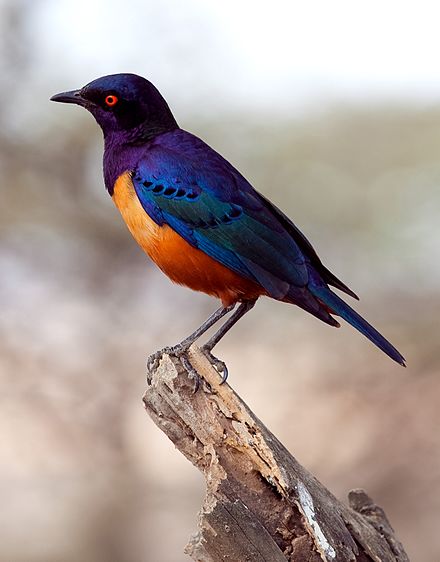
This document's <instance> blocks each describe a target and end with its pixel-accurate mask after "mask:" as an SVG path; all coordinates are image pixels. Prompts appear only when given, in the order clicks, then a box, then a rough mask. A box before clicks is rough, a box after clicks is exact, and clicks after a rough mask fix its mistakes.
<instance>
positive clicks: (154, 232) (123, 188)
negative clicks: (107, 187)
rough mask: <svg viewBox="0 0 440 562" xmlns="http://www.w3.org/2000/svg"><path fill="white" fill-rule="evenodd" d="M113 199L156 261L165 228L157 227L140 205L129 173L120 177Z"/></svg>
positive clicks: (127, 222) (144, 247) (133, 233)
mask: <svg viewBox="0 0 440 562" xmlns="http://www.w3.org/2000/svg"><path fill="white" fill-rule="evenodd" d="M112 199H113V201H114V203H115V205H116V207H117V208H118V209H119V211H120V213H121V215H122V218H123V219H124V221H125V223H126V225H127V226H128V229H129V231H130V232H131V234H132V235H133V237H134V238H135V240H136V242H137V243H138V244H139V245H140V246H141V248H142V249H143V250H144V251H145V252H147V254H148V255H149V256H150V257H151V258H152V259H153V260H154V261H156V259H155V257H156V254H157V252H158V251H159V247H160V244H161V240H162V238H163V234H164V233H163V232H162V230H163V227H160V226H159V225H157V224H156V223H155V222H154V221H153V220H152V219H151V218H150V217H149V216H148V214H147V213H146V212H145V210H144V208H143V207H142V205H141V204H140V201H139V199H138V197H137V195H136V192H135V190H134V187H133V183H132V181H131V177H130V174H129V172H125V173H124V174H122V175H120V176H119V178H118V179H117V180H116V182H115V185H114V190H113V195H112Z"/></svg>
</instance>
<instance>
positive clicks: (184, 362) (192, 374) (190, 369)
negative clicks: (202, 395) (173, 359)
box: [179, 354, 200, 394]
mask: <svg viewBox="0 0 440 562" xmlns="http://www.w3.org/2000/svg"><path fill="white" fill-rule="evenodd" d="M179 361H180V363H181V364H182V366H183V368H184V369H185V371H186V372H187V373H188V376H189V377H190V378H191V379H193V380H194V388H193V394H195V393H196V392H197V391H198V390H199V388H200V377H199V373H198V372H197V371H196V370H195V369H194V367H193V366H192V365H191V363H190V361H189V359H188V357H187V356H186V355H183V354H182V355H181V356H180V357H179Z"/></svg>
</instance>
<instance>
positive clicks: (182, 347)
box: [147, 304, 235, 377]
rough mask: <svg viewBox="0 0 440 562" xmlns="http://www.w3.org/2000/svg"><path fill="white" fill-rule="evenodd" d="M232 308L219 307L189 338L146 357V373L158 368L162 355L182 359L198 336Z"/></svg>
mask: <svg viewBox="0 0 440 562" xmlns="http://www.w3.org/2000/svg"><path fill="white" fill-rule="evenodd" d="M234 307H235V304H231V305H230V306H226V307H223V306H221V307H220V308H219V309H217V310H216V311H215V312H214V313H213V314H211V316H210V317H209V318H208V319H207V320H206V321H205V322H203V324H202V325H201V326H200V327H199V328H197V330H195V331H194V332H193V333H192V334H191V335H190V336H188V337H187V338H185V339H184V340H183V341H181V342H180V343H178V344H177V345H174V346H172V347H164V348H163V349H161V350H160V351H156V353H153V354H152V355H150V357H148V359H147V369H148V372H149V373H150V374H151V373H152V371H153V370H154V369H156V368H157V367H158V366H159V359H160V358H161V357H162V355H163V354H164V353H166V354H168V355H175V356H176V357H182V356H183V355H184V354H185V353H186V352H187V351H188V348H189V347H190V346H191V345H192V344H193V343H194V342H195V341H196V340H197V339H198V338H199V337H200V336H202V335H203V334H204V333H205V332H206V331H207V330H209V328H211V326H214V324H215V323H216V322H218V321H219V320H220V319H221V318H223V316H225V315H226V314H228V312H231V310H233V309H234ZM188 364H189V362H188V361H186V362H185V364H184V367H185V369H186V370H188ZM190 374H191V375H192V376H193V377H194V374H197V373H195V370H194V369H193V370H192V372H190Z"/></svg>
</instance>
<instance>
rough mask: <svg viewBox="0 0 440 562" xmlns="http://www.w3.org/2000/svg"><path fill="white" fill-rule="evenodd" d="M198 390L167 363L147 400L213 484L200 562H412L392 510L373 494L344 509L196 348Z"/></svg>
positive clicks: (191, 549) (201, 531)
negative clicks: (389, 512)
mask: <svg viewBox="0 0 440 562" xmlns="http://www.w3.org/2000/svg"><path fill="white" fill-rule="evenodd" d="M188 359H189V361H190V363H191V364H192V366H193V367H194V369H195V370H196V371H197V372H198V373H199V376H200V379H201V384H200V389H199V391H198V392H196V393H194V392H193V390H194V382H193V381H192V380H191V379H190V378H189V377H188V374H187V372H186V371H185V370H184V369H183V368H182V365H181V363H180V361H179V360H178V359H176V358H175V357H172V356H168V355H164V356H163V357H162V360H161V362H160V364H159V367H158V368H157V369H155V370H154V372H153V373H151V378H150V379H149V386H148V388H147V390H146V392H145V395H144V398H143V400H144V404H145V408H146V410H147V412H148V413H149V415H150V416H151V418H152V419H153V421H154V422H155V423H156V425H157V426H158V427H159V428H160V429H162V431H163V432H164V433H165V434H166V435H167V436H168V437H169V438H170V439H171V441H173V443H174V444H175V446H176V447H177V448H178V449H179V451H180V452H181V453H183V454H184V455H185V456H186V457H187V459H188V460H190V461H191V462H192V463H193V464H194V465H195V466H196V467H197V468H198V469H199V470H201V471H202V472H203V474H204V476H205V479H206V488H207V490H206V497H205V499H204V503H203V505H202V507H201V510H200V514H199V522H198V531H197V532H196V533H195V534H194V535H193V536H192V537H191V539H190V542H189V544H188V545H187V546H186V549H185V552H186V553H187V554H188V555H190V556H191V557H192V558H193V560H195V561H197V562H220V561H229V562H245V561H249V562H251V561H252V562H286V560H288V561H291V562H293V561H294V562H306V561H307V562H319V561H321V560H324V561H328V562H333V561H336V562H349V561H350V562H351V561H362V562H367V561H368V562H370V561H371V560H373V561H375V562H408V561H409V559H408V556H407V555H406V554H405V551H404V549H403V547H402V545H401V544H400V542H399V541H398V540H397V538H396V537H395V534H394V531H393V529H392V528H391V526H390V524H389V522H388V520H387V518H386V516H385V513H384V512H383V510H382V509H381V508H380V507H378V506H376V505H375V504H374V502H373V501H372V500H371V499H370V498H369V497H368V495H367V494H366V493H365V492H364V491H363V490H353V491H351V492H350V493H349V506H346V505H345V504H343V503H341V502H340V501H339V500H337V499H336V498H335V497H334V496H333V495H332V494H331V493H330V492H329V491H328V490H327V489H326V488H325V487H324V486H323V485H322V484H321V483H320V482H318V480H317V479H316V478H315V477H314V476H313V475H312V474H310V473H309V472H308V471H307V470H306V469H305V468H303V467H302V466H301V465H300V464H299V463H298V461H297V460H296V459H295V458H294V457H293V456H292V455H291V454H290V453H289V451H287V449H286V448H285V447H284V446H283V445H282V443H280V442H279V441H278V439H277V438H276V437H275V436H274V435H273V434H272V433H271V432H270V431H269V430H268V429H267V428H266V427H265V426H264V425H263V423H262V422H261V421H260V420H259V419H258V418H257V417H256V416H255V415H254V414H253V413H252V411H251V410H250V409H249V408H248V406H247V405H246V404H245V403H244V402H243V400H242V399H241V398H240V397H239V396H238V395H237V394H236V393H235V392H234V391H233V390H232V389H231V388H230V386H229V385H227V384H224V385H220V384H219V383H220V377H219V375H218V373H217V371H216V370H215V369H214V368H213V367H212V366H211V365H210V363H209V362H208V361H207V359H206V357H205V356H204V355H203V354H202V353H201V352H200V350H199V349H198V348H197V347H195V346H193V347H192V348H191V349H190V350H189V352H188Z"/></svg>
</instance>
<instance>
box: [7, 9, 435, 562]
mask: <svg viewBox="0 0 440 562" xmlns="http://www.w3.org/2000/svg"><path fill="white" fill-rule="evenodd" d="M439 15H440V8H439V7H438V4H437V3H435V2H426V1H417V2H415V1H410V2H406V3H402V2H397V1H394V0H390V1H388V2H386V3H384V2H380V1H378V0H370V2H368V3H366V2H365V3H363V2H353V1H352V0H345V1H338V0H335V1H334V2H326V1H325V0H315V1H313V0H312V1H311V2H307V3H306V2H296V1H289V2H287V1H286V2H282V1H280V0H272V2H270V3H269V4H267V3H262V2H261V3H260V2H255V1H252V2H251V1H250V0H242V1H241V2H236V1H233V0H222V1H221V2H220V1H217V0H215V1H211V2H206V1H202V0H186V1H183V2H180V1H177V0H174V1H173V0H162V1H161V2H154V1H152V0H126V1H125V2H124V3H122V4H121V3H120V2H116V1H115V0H106V1H104V0H96V1H95V2H90V1H86V0H76V2H69V1H68V0H56V1H55V0H0V16H1V17H0V49H1V55H0V86H1V87H0V169H1V177H2V182H1V205H0V264H1V265H0V267H1V277H0V306H1V313H0V377H1V379H0V380H1V387H2V393H1V397H0V404H1V407H0V442H1V448H0V495H1V498H2V509H1V510H0V559H1V560H2V561H7V562H77V561H78V560H81V561H82V562H108V561H110V560H112V561H113V560H114V561H117V562H139V561H145V562H180V561H182V562H183V561H184V560H187V558H186V557H185V556H184V554H183V547H184V545H185V544H186V541H187V539H188V537H189V535H190V533H191V532H192V531H194V530H195V528H196V514H197V510H198V508H199V506H200V504H201V502H202V498H203V493H204V486H203V480H202V477H201V476H200V475H199V474H198V473H197V472H196V470H195V469H194V468H193V467H192V466H190V465H189V463H188V462H187V461H186V460H184V459H183V458H182V457H181V456H180V454H179V453H178V452H176V451H175V450H174V448H173V446H172V445H171V443H170V442H168V441H167V439H166V438H165V436H164V435H163V434H161V433H160V432H159V430H157V429H156V427H155V426H154V425H153V423H152V422H151V421H150V420H149V418H147V416H146V415H145V413H144V410H143V407H142V403H141V397H142V394H143V391H144V387H145V359H146V356H147V355H148V354H149V353H151V352H152V351H154V350H156V349H158V348H160V347H162V346H164V345H167V344H173V343H175V342H177V341H179V340H180V339H181V338H182V337H183V336H185V335H187V334H188V333H189V332H190V331H191V330H192V329H193V328H195V327H196V326H198V325H199V324H200V322H201V321H202V320H203V319H205V317H207V316H208V314H209V313H210V312H212V311H213V310H214V308H215V307H216V306H217V303H216V302H215V301H212V300H210V299H209V298H208V297H205V296H203V295H200V294H195V293H191V292H190V291H187V290H185V289H182V288H180V287H176V286H173V285H172V284H171V283H170V282H169V281H168V280H167V279H166V278H165V277H164V276H163V275H162V274H161V273H160V272H159V271H158V270H157V269H156V268H155V267H154V266H153V265H152V264H151V263H150V262H149V261H148V259H146V257H145V256H144V255H143V254H142V252H141V250H140V249H139V248H138V247H137V245H136V244H135V242H134V241H133V240H132V239H131V237H130V235H129V233H128V231H127V230H126V228H125V226H124V225H123V223H122V220H121V218H120V216H119V215H118V213H117V212H116V210H115V209H114V207H113V204H112V201H111V200H110V198H109V197H108V195H107V193H106V192H105V190H104V187H103V180H102V172H101V154H102V138H101V133H100V131H99V129H98V127H97V126H96V124H95V123H94V121H93V119H92V118H91V116H90V115H88V114H87V113H86V112H85V111H83V110H81V109H79V108H77V107H73V106H70V107H66V106H61V105H55V104H51V103H49V101H48V99H49V97H50V96H51V95H52V94H54V93H56V92H59V91H62V90H67V89H72V88H75V87H79V86H82V85H84V84H85V83H86V82H88V81H90V80H92V79H94V78H96V77H98V76H100V75H104V74H108V73H115V72H121V71H125V72H127V71H131V72H136V73H138V74H141V75H144V76H146V77H148V78H149V79H150V80H152V81H153V82H154V83H155V84H156V85H157V86H158V88H159V89H160V90H161V92H162V93H163V95H164V96H165V98H166V99H167V100H168V102H169V103H170V105H171V107H172V109H173V111H174V112H175V115H176V117H177V120H178V122H179V123H180V125H181V126H182V127H183V128H186V129H189V130H191V131H192V132H195V133H196V134H198V135H199V136H201V137H203V138H204V139H205V140H206V141H207V142H208V143H209V144H211V145H212V146H213V147H214V148H216V149H217V150H218V151H220V152H221V153H222V154H223V155H224V156H226V157H227V158H228V159H229V160H230V161H231V162H232V163H233V164H235V165H236V166H237V167H238V168H239V169H240V171H241V172H242V173H243V174H244V175H245V176H246V177H247V178H248V179H249V180H250V181H251V182H252V183H253V184H254V186H255V187H257V188H258V189H259V190H260V191H262V192H263V193H264V194H266V195H268V196H269V197H270V198H271V199H272V200H273V201H274V202H275V203H276V204H278V205H279V206H281V207H282V208H283V209H284V210H285V211H286V212H287V214H288V215H289V216H291V217H292V218H293V219H294V221H295V222H296V224H297V225H298V226H299V227H300V228H301V229H302V230H303V231H304V233H305V234H306V235H307V236H308V237H309V238H310V240H311V241H312V242H313V244H314V245H315V247H316V248H317V250H318V252H319V254H320V255H321V257H322V258H323V260H324V262H325V264H326V265H327V266H329V267H330V269H332V270H333V271H334V272H335V273H336V274H337V275H338V276H339V277H340V278H341V279H343V280H344V281H345V282H346V283H347V284H348V285H349V286H350V287H352V288H353V289H354V290H355V291H356V292H357V293H359V294H360V296H361V302H360V303H359V304H356V307H357V309H358V310H359V311H361V312H362V313H363V314H364V315H365V316H366V317H367V318H368V319H369V320H370V321H371V322H372V323H373V324H374V325H375V326H376V327H378V328H379V329H380V331H382V332H383V333H384V334H385V335H386V336H387V337H389V339H390V340H391V341H392V342H393V343H394V344H395V345H396V346H397V347H398V348H399V350H401V351H402V353H403V354H404V355H405V356H406V358H407V360H408V368H407V369H406V370H405V369H402V368H401V367H399V366H397V365H395V364H394V363H393V362H392V361H391V360H389V359H388V358H387V357H386V356H385V355H383V354H382V353H381V352H380V351H378V350H377V349H376V348H374V347H373V346H372V345H371V344H370V343H369V342H368V341H367V340H366V339H365V338H362V337H361V336H360V335H359V334H358V333H357V332H355V331H354V330H353V329H351V328H349V327H347V326H346V325H344V326H343V327H342V328H341V329H340V330H332V329H331V328H329V327H328V326H326V325H324V324H321V323H320V322H318V321H317V320H315V319H314V318H312V317H311V316H308V315H307V314H306V313H304V312H303V311H301V310H299V309H297V308H295V307H290V306H286V305H281V304H280V303H277V302H274V301H269V300H261V301H260V302H259V304H258V306H257V307H256V308H255V309H254V310H253V311H252V313H251V314H249V316H247V317H246V318H245V319H243V320H242V321H241V322H240V323H239V325H238V326H237V327H236V328H235V329H234V331H233V332H232V333H231V334H230V335H229V336H228V337H227V338H225V340H224V341H223V342H222V343H221V345H219V348H218V350H217V354H218V355H219V356H220V357H221V358H223V359H225V360H226V361H227V363H228V366H229V369H230V383H231V384H232V385H233V386H234V388H235V389H236V390H237V391H238V392H239V393H240V394H241V395H242V396H243V397H244V398H245V399H246V401H247V402H248V404H249V405H250V406H251V407H252V408H253V410H254V411H255V412H256V414H257V415H258V416H259V417H260V418H261V419H262V420H263V421H264V422H265V423H266V424H267V425H268V427H269V428H271V430H272V431H273V432H274V433H275V434H276V435H277V436H278V437H279V438H280V439H281V440H282V441H283V442H284V443H285V445H286V446H287V447H288V448H289V449H290V450H291V451H292V452H293V453H294V454H295V456H296V457H297V458H298V459H299V461H300V462H301V463H302V464H304V465H305V466H306V467H307V468H308V469H309V470H311V471H312V472H313V473H314V474H315V475H317V477H318V478H319V479H320V480H321V481H322V482H323V483H324V484H325V485H326V486H328V487H329V488H330V489H331V490H332V491H333V492H334V493H335V494H336V495H337V496H338V497H339V498H341V499H344V498H346V494H347V492H348V490H349V489H350V488H352V487H364V488H365V489H366V490H368V492H369V493H370V494H371V495H372V497H373V498H374V499H375V500H376V501H377V502H378V503H379V504H380V505H381V506H383V507H384V508H385V510H386V513H387V515H388V516H389V518H390V520H391V522H392V525H393V526H394V528H395V529H396V530H397V534H398V536H399V538H400V539H401V540H402V542H403V543H404V545H405V547H406V549H407V552H408V554H409V555H410V557H411V559H412V560H417V561H418V562H438V561H439V560H440V535H439V533H438V526H439V523H440V436H439V435H440V431H439V429H440V425H439V424H440V412H439V405H438V404H439V392H440V378H439V369H440V350H439V328H440V326H439V320H438V316H439V312H440V302H439V301H440V265H439V264H440V260H439V247H440V221H439V214H440V158H439V153H440V67H439V62H438V60H439V58H438V53H439V52H440V36H439V34H438V19H439Z"/></svg>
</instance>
